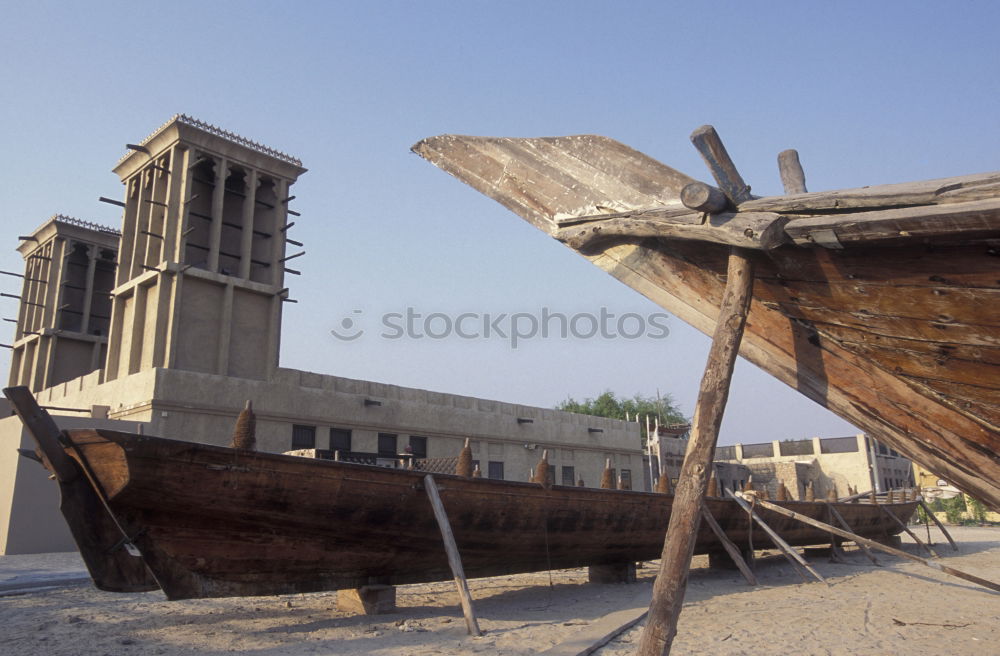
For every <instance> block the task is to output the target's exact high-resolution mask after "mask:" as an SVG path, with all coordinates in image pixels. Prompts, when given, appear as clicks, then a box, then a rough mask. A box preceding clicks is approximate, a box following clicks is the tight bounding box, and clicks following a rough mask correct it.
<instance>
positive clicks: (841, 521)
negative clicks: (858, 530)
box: [827, 492, 882, 567]
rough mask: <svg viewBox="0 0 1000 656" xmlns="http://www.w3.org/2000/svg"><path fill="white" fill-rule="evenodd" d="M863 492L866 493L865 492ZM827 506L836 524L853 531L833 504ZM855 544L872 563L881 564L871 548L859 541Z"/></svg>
mask: <svg viewBox="0 0 1000 656" xmlns="http://www.w3.org/2000/svg"><path fill="white" fill-rule="evenodd" d="M865 494H867V492H866V493H865ZM827 507H828V508H829V509H830V514H831V515H832V516H833V517H834V519H836V520H837V523H838V524H840V525H841V526H842V527H843V528H844V529H845V530H847V531H849V532H853V531H854V529H852V528H851V525H850V524H848V523H847V520H846V519H844V516H843V515H841V514H840V511H838V510H837V507H836V506H834V505H833V504H832V503H831V504H830V505H829V506H827ZM857 544H858V548H859V549H861V551H862V552H864V554H865V555H866V556H868V560H870V561H872V564H874V565H877V566H879V567H881V566H882V563H880V562H878V559H877V558H875V554H873V553H872V552H871V550H870V549H868V547H867V546H865V545H864V544H862V543H860V542H858V543H857Z"/></svg>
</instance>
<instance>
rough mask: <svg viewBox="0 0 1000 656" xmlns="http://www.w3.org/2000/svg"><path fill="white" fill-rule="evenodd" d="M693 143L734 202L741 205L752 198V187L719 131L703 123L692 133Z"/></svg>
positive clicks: (725, 192)
mask: <svg viewBox="0 0 1000 656" xmlns="http://www.w3.org/2000/svg"><path fill="white" fill-rule="evenodd" d="M691 143H693V144H694V147H695V148H697V149H698V152H699V153H701V158H702V159H703V160H705V164H707V165H708V169H709V170H710V171H711V172H712V177H714V178H715V181H716V183H718V185H719V188H720V189H722V192H723V193H724V194H726V196H727V197H728V198H729V200H731V201H732V202H733V205H739V204H740V203H745V202H746V201H748V200H751V199H752V198H753V196H751V195H750V187H748V186H747V183H745V182H743V176H741V175H740V172H739V171H737V170H736V165H735V164H733V160H732V159H731V158H730V157H729V152H728V151H727V150H726V147H725V145H723V143H722V139H720V138H719V133H718V132H716V131H715V128H714V127H712V126H711V125H703V126H701V127H700V128H698V129H697V130H695V131H694V132H692V133H691Z"/></svg>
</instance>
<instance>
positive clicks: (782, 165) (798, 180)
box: [778, 149, 806, 194]
mask: <svg viewBox="0 0 1000 656" xmlns="http://www.w3.org/2000/svg"><path fill="white" fill-rule="evenodd" d="M778 172H779V173H781V184H782V185H784V187H785V193H786V194H804V193H806V174H805V172H803V170H802V164H800V163H799V153H798V151H797V150H793V149H789V150H783V151H781V152H780V153H778Z"/></svg>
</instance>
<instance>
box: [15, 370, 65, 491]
mask: <svg viewBox="0 0 1000 656" xmlns="http://www.w3.org/2000/svg"><path fill="white" fill-rule="evenodd" d="M3 393H4V396H6V397H7V398H8V399H9V400H10V403H11V405H13V406H14V412H16V413H17V416H18V417H20V418H21V422H22V423H24V425H25V426H26V427H27V428H28V432H29V433H31V436H32V437H33V438H35V442H36V443H37V444H38V454H39V456H41V458H42V461H43V462H44V463H45V466H46V467H47V468H48V469H49V470H50V471H52V473H53V474H55V475H56V478H57V479H59V481H60V482H62V483H69V482H71V481H72V480H73V479H75V478H76V477H77V476H78V475H79V469H77V467H76V465H74V464H73V459H72V458H70V457H69V456H68V455H66V451H65V449H63V447H62V444H60V443H59V427H58V426H56V422H55V421H53V420H52V417H51V416H50V415H49V413H48V412H46V411H45V410H44V409H42V407H41V406H39V405H38V402H37V401H35V397H34V396H33V395H32V394H31V391H30V390H29V389H28V388H27V387H24V386H20V387H8V388H6V389H4V391H3Z"/></svg>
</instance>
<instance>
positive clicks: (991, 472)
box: [594, 242, 1000, 507]
mask: <svg viewBox="0 0 1000 656" xmlns="http://www.w3.org/2000/svg"><path fill="white" fill-rule="evenodd" d="M987 250H988V248H987V247H982V248H981V249H980V248H979V247H976V246H968V247H940V248H934V249H928V248H926V247H913V248H912V249H907V248H902V247H900V248H896V249H892V250H891V251H888V252H883V251H882V250H879V249H871V250H862V251H858V252H854V253H848V252H846V251H844V252H834V251H826V250H823V249H820V250H813V251H799V250H797V249H793V250H792V251H783V254H782V257H781V258H770V259H762V258H758V262H757V264H758V274H757V275H758V284H757V285H755V292H754V293H755V296H756V297H758V298H760V297H761V296H765V297H767V296H771V297H775V296H777V295H779V294H780V295H783V296H784V297H786V298H787V303H782V304H780V305H775V306H772V305H768V304H766V302H763V301H755V302H754V303H753V305H752V306H751V311H750V321H749V328H748V330H747V335H746V338H745V340H744V344H743V347H742V354H743V355H744V356H745V357H747V358H748V359H749V360H751V361H752V362H754V363H756V364H757V365H758V366H760V367H762V368H763V369H764V370H766V371H769V372H770V373H771V374H772V375H775V376H776V377H777V378H778V379H779V380H782V381H784V382H786V383H787V384H789V385H792V386H793V387H795V388H796V389H798V390H799V391H800V392H801V393H803V394H805V395H806V396H808V397H809V398H812V399H813V400H815V401H817V402H818V403H820V404H822V405H824V406H825V407H828V408H830V409H831V410H833V411H834V412H835V413H837V414H838V415H840V416H841V417H843V418H844V419H846V420H848V421H850V422H851V423H853V424H854V425H856V426H859V427H861V428H862V429H863V430H865V431H866V432H869V433H871V434H874V435H878V436H879V439H880V441H883V442H885V443H888V444H890V445H891V446H893V447H894V448H895V449H897V450H898V451H901V452H902V453H904V454H905V455H906V456H908V457H910V458H912V459H916V460H919V461H921V462H924V463H925V464H927V465H931V464H932V463H933V467H934V468H935V470H936V471H938V472H940V473H941V475H942V476H945V477H947V478H949V480H952V481H954V482H955V483H956V484H957V485H958V486H959V487H964V489H966V490H967V491H969V492H970V493H973V494H975V495H976V496H977V497H978V498H980V499H983V500H985V501H987V503H989V504H990V505H991V506H993V507H1000V486H998V485H997V480H1000V466H998V465H997V463H996V462H995V461H993V460H992V459H990V458H989V457H987V456H986V453H988V452H990V451H993V452H996V450H997V448H998V433H997V431H996V430H995V429H994V428H992V427H991V424H990V420H989V416H990V415H989V412H990V407H991V406H990V405H988V404H987V403H986V402H985V401H977V397H976V396H975V392H976V391H985V390H988V389H990V388H982V387H978V386H970V387H971V389H970V390H966V389H964V388H962V387H959V386H957V385H956V384H951V385H950V387H949V388H948V389H947V390H946V391H947V393H948V394H949V396H947V397H943V396H942V392H941V391H940V390H941V387H940V385H939V384H938V381H936V380H935V379H934V377H925V378H924V379H922V380H919V381H913V380H910V379H907V378H905V377H902V376H900V374H899V373H898V372H897V371H896V370H895V366H894V365H893V363H892V362H891V361H884V360H883V359H882V358H877V357H875V358H873V357H870V356H865V357H862V356H860V355H858V354H856V353H853V352H851V351H850V350H849V349H847V348H845V347H843V346H841V345H840V344H839V343H838V340H837V339H834V338H832V337H831V336H829V333H828V332H827V330H828V329H831V328H830V326H835V325H838V324H839V323H840V322H841V321H843V322H844V323H847V321H846V319H851V320H852V321H853V322H854V325H852V326H851V328H853V329H855V330H859V331H863V332H865V333H867V334H869V335H871V339H872V340H880V339H882V336H884V335H889V336H900V337H902V336H908V337H913V336H914V335H916V336H918V337H920V338H921V339H927V340H930V339H932V338H933V337H935V335H936V339H937V341H938V343H939V344H940V348H941V356H942V357H939V358H938V360H939V361H940V364H938V365H937V366H938V367H951V366H952V365H951V364H949V360H948V358H947V353H948V352H949V347H950V346H952V345H954V344H955V342H954V341H953V339H952V335H953V334H955V335H957V338H959V339H966V340H971V338H967V337H965V336H966V335H971V334H972V333H971V332H968V331H966V332H962V331H963V328H962V326H961V325H958V326H957V327H954V328H953V327H952V324H939V323H934V322H932V321H930V319H933V318H934V317H935V316H937V315H938V314H942V312H940V311H934V313H933V314H930V312H928V314H927V315H926V316H927V320H923V321H924V325H925V326H926V328H922V327H921V323H920V321H921V319H915V318H904V317H898V316H894V317H891V318H888V317H885V318H883V317H880V316H879V315H878V314H875V313H874V312H872V311H858V310H859V309H861V310H864V308H865V306H863V305H859V303H858V300H857V298H858V297H855V298H854V299H853V300H852V296H851V295H850V294H848V293H846V287H848V286H850V285H854V286H859V285H863V286H864V287H865V288H866V289H867V288H873V287H877V288H878V289H887V287H888V286H887V285H886V284H885V281H896V282H897V283H898V284H900V285H903V286H906V288H907V290H908V291H909V290H911V289H912V290H913V291H919V289H920V285H921V282H922V283H924V284H925V285H927V284H929V285H935V284H937V285H938V286H942V285H943V286H945V287H947V288H948V289H945V290H943V291H944V292H945V293H943V294H940V295H934V296H938V297H939V298H941V299H944V300H948V301H950V302H952V303H954V305H953V306H952V308H951V311H950V312H949V315H950V316H955V317H961V316H965V315H967V314H969V313H970V312H971V313H979V312H982V311H984V310H985V311H986V312H987V314H985V315H983V316H984V320H983V322H984V323H983V325H982V326H981V327H980V328H978V329H977V333H975V334H977V335H979V336H990V335H997V334H998V331H1000V310H997V311H994V312H993V315H992V317H991V316H990V315H989V311H990V310H991V309H996V308H998V307H1000V306H997V304H995V303H993V304H991V303H986V302H982V301H981V302H979V303H976V302H975V301H974V300H973V299H974V298H977V294H978V292H979V290H983V291H986V292H992V290H991V289H989V285H991V284H995V282H994V281H995V279H996V275H995V267H996V258H995V257H994V256H990V255H988V253H987ZM918 253H919V255H918ZM724 261H725V260H724V257H722V256H721V253H719V251H718V250H714V251H713V250H712V249H710V248H708V247H706V246H704V245H703V246H702V247H700V248H694V247H691V248H688V247H686V246H685V245H683V244H681V243H679V242H674V243H672V244H670V245H669V246H668V245H666V244H662V243H661V244H657V245H656V247H655V248H653V247H651V246H650V245H639V246H622V247H615V248H612V249H609V250H607V251H605V252H604V253H603V254H602V255H601V256H597V257H595V258H594V262H595V264H597V265H598V266H601V267H602V268H604V269H606V270H607V271H609V272H610V273H612V274H613V275H615V276H616V277H618V278H620V279H621V280H622V281H623V282H625V283H626V284H629V285H630V286H633V287H635V288H636V289H638V290H640V291H641V292H643V293H644V294H645V295H647V296H649V297H650V298H651V299H652V300H654V301H655V302H657V303H659V304H660V305H661V306H663V307H664V308H666V309H668V310H669V311H670V312H672V313H673V314H675V315H677V316H678V317H680V318H681V319H683V320H685V321H687V322H688V323H691V324H692V325H694V326H695V327H696V328H699V329H700V330H702V331H704V332H711V330H712V328H713V327H714V325H715V314H716V312H717V310H716V309H715V308H717V307H718V304H719V302H720V300H721V295H722V287H723V285H722V284H721V280H722V279H723V278H722V277H721V270H722V269H721V266H722V263H724ZM935 271H936V272H937V273H931V272H935ZM929 278H933V279H934V280H930V281H929ZM823 279H826V280H829V281H830V282H829V285H828V289H829V291H830V292H831V293H833V294H834V296H832V297H831V296H830V295H828V296H827V298H826V299H824V298H822V297H821V296H820V295H819V294H818V293H817V294H816V295H815V296H814V297H812V298H810V299H808V304H806V305H801V304H796V303H797V302H798V301H799V300H802V302H803V303H805V302H806V301H805V300H804V299H799V297H798V296H797V295H796V291H797V286H798V285H800V284H802V283H800V282H799V281H805V283H806V284H807V285H811V284H812V283H813V281H820V280H823ZM942 281H943V282H942ZM910 285H913V287H910ZM956 290H957V292H956ZM807 291H808V289H807ZM951 292H955V293H951ZM966 294H967V296H966ZM861 298H863V297H861ZM979 298H983V297H981V296H980V297H979ZM987 298H988V297H987ZM834 303H836V304H839V305H838V307H840V308H841V309H840V310H838V311H837V312H838V314H837V316H836V318H835V319H836V321H837V322H838V323H837V324H831V321H832V320H834V315H833V312H834V311H833V310H831V309H828V308H830V307H832V305H831V304H834ZM852 304H853V308H852ZM920 307H921V306H920V305H919V304H915V305H911V308H910V314H911V315H912V314H913V312H914V310H917V311H919V310H920ZM874 309H877V306H876V307H875V308H873V310H874ZM852 310H853V312H855V313H856V315H855V314H852ZM799 318H801V319H805V320H807V321H809V322H811V325H810V324H804V323H800V322H798V321H796V319H799ZM955 330H958V331H960V332H958V333H954V331H955ZM921 331H924V332H921ZM927 331H934V333H933V334H932V333H930V332H927ZM993 379H994V380H1000V367H998V372H997V375H995V376H994V377H993ZM993 389H994V390H995V389H996V387H995V386H994V387H993ZM873 391H875V393H873ZM994 393H995V392H994Z"/></svg>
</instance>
